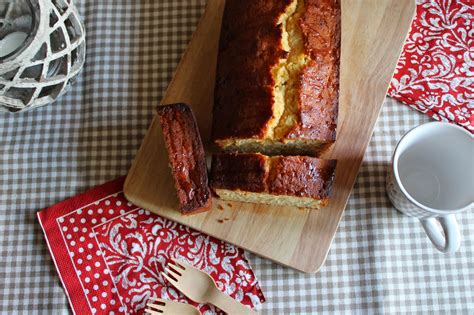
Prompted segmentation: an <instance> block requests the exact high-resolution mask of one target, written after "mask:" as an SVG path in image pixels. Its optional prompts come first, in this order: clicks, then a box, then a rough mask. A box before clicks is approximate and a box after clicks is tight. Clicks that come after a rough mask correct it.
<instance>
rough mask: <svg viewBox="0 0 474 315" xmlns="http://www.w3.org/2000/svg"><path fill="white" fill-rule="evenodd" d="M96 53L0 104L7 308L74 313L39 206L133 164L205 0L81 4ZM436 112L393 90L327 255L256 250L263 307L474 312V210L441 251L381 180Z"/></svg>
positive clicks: (1, 238) (1, 293)
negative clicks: (304, 258)
mask: <svg viewBox="0 0 474 315" xmlns="http://www.w3.org/2000/svg"><path fill="white" fill-rule="evenodd" d="M76 5H77V6H78V9H79V11H80V13H81V14H82V16H83V19H84V21H85V25H86V29H87V49H88V51H87V60H86V65H85V68H84V71H83V72H82V74H81V75H80V77H79V79H78V81H77V82H76V84H75V85H74V86H73V89H72V90H71V91H69V92H68V93H67V94H66V95H65V96H63V97H62V98H61V99H60V100H59V101H58V102H57V103H55V104H53V105H49V106H46V107H43V108H40V109H37V110H34V111H31V112H27V113H24V114H17V115H14V114H0V135H1V138H0V159H1V160H0V161H1V162H0V163H1V164H0V312H1V313H2V314H17V313H24V314H64V313H68V312H70V311H69V308H68V305H67V300H66V296H65V295H64V293H63V290H62V288H61V284H60V282H59V279H58V277H57V275H56V272H55V270H54V266H53V263H52V261H51V258H50V256H49V254H48V251H47V248H46V243H45V242H44V238H43V236H42V233H41V230H40V227H39V224H38V223H37V221H36V218H35V212H36V211H37V210H38V209H41V208H44V207H46V206H49V205H52V204H54V203H56V202H58V201H60V200H63V199H65V198H67V197H70V196H73V195H75V194H77V193H79V192H81V191H84V190H86V189H87V188H90V187H92V186H94V185H97V184H100V183H103V182H105V181H107V180H111V179H113V178H115V177H118V176H120V175H123V174H125V173H126V172H127V170H128V168H129V166H130V163H131V161H132V159H133V157H134V155H135V153H136V150H137V149H138V147H139V145H140V143H141V140H142V138H143V136H144V134H145V132H146V130H147V127H148V125H149V123H150V121H151V118H152V116H153V111H154V108H155V106H156V105H157V104H158V102H159V100H160V99H161V97H162V95H163V92H164V90H165V88H166V86H167V84H168V82H169V80H170V78H171V76H172V73H173V70H174V69H175V66H176V64H177V62H178V61H179V59H180V56H181V53H182V52H183V50H184V49H185V47H186V43H187V42H188V40H189V38H190V35H191V34H192V31H193V29H194V27H195V25H196V23H197V21H198V19H199V17H200V14H201V13H202V11H203V8H204V1H203V0H200V1H188V0H179V1H176V0H167V1H145V0H142V1H124V0H114V1H112V0H104V1H86V0H81V1H79V0H76ZM426 121H428V118H426V117H425V116H423V115H421V114H419V113H417V112H415V111H413V110H411V109H409V108H407V107H405V106H403V105H400V104H398V103H396V102H394V101H391V100H389V99H387V101H386V104H385V106H384V109H383V111H382V114H381V117H380V119H379V122H378V124H377V128H376V130H375V133H374V136H373V139H372V142H371V144H370V146H369V148H368V150H367V153H366V157H365V161H364V164H363V166H362V169H361V171H360V174H359V177H358V180H357V183H356V185H355V189H354V191H353V193H352V196H351V199H350V201H349V204H348V206H347V210H346V212H345V214H344V216H343V218H342V221H341V224H340V227H339V231H338V233H337V235H336V238H335V240H334V243H333V246H332V248H331V251H330V252H329V256H328V259H327V261H326V264H325V265H324V267H323V268H322V269H321V271H320V272H319V273H318V274H315V275H306V274H302V273H299V272H297V271H294V270H291V269H288V268H285V267H282V266H279V265H276V264H274V263H271V262H269V261H267V260H264V259H261V258H258V257H256V256H254V255H249V256H250V260H251V262H252V265H253V267H254V268H255V271H256V274H257V275H258V277H259V278H260V281H261V283H262V286H263V290H264V292H265V294H266V297H267V303H266V304H264V306H263V308H262V311H263V312H264V313H272V314H274V313H281V314H295V313H316V312H317V313H347V314H366V313H376V314H380V313H387V314H395V313H399V314H406V313H426V314H434V313H438V314H443V313H451V314H453V313H456V314H468V313H471V314H473V313H474V255H473V254H474V212H473V211H469V212H467V213H464V214H462V215H459V216H458V220H459V223H460V225H461V229H462V235H463V241H462V245H461V249H460V251H459V252H457V253H456V254H454V255H443V254H440V253H438V252H437V251H436V250H435V249H434V247H433V246H432V245H431V243H430V242H429V240H428V238H427V237H426V236H425V234H424V232H423V230H422V227H421V225H420V224H419V223H418V222H417V220H416V219H413V218H409V217H405V216H402V215H401V214H399V213H398V212H396V211H395V210H394V209H393V208H392V207H391V206H390V204H389V201H388V199H387V197H386V195H385V190H384V189H385V188H384V178H385V174H386V171H387V165H388V163H389V157H390V154H391V151H392V149H393V147H394V145H395V143H396V141H397V139H399V138H400V137H401V136H402V134H403V133H404V132H406V131H407V130H409V129H410V128H412V127H413V126H416V125H418V124H421V123H423V122H426Z"/></svg>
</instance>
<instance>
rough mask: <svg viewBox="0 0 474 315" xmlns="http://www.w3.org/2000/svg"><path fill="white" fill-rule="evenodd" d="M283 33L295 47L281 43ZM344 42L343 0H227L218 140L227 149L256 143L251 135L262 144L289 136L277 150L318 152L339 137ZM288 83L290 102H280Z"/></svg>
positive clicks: (215, 117)
mask: <svg viewBox="0 0 474 315" xmlns="http://www.w3.org/2000/svg"><path fill="white" fill-rule="evenodd" d="M293 4H296V5H297V7H296V9H295V8H294V7H292V5H293ZM285 15H287V19H286V20H285V19H283V18H282V16H285ZM292 19H293V20H292ZM284 35H285V36H287V37H288V36H289V40H286V41H287V42H288V44H287V45H286V46H289V47H284V46H285V45H283V42H284V41H285V40H283V39H282V38H283V37H285V36H284ZM296 37H301V40H300V41H298V40H297V38H296ZM292 38H293V39H292ZM295 38H296V39H295ZM298 45H300V46H298ZM339 50H340V3H339V0H304V1H303V0H293V1H290V0H284V1H281V0H272V1H242V0H228V1H227V2H226V8H225V11H224V19H223V25H222V30H221V39H220V44H219V58H218V65H217V78H216V87H215V103H214V110H213V129H212V138H213V140H214V141H215V142H216V143H217V144H218V145H220V146H221V147H223V148H224V149H228V148H231V149H232V150H237V151H251V152H254V151H258V149H255V147H253V148H251V145H249V144H248V143H249V141H250V142H252V141H253V140H257V141H260V143H263V145H264V146H265V145H267V144H269V145H274V144H275V142H278V143H283V145H279V146H278V148H277V149H276V150H274V151H276V152H277V153H278V151H280V152H282V153H285V154H301V153H307V154H312V153H314V152H311V151H312V149H314V150H316V151H318V150H320V149H322V148H325V147H327V145H328V144H331V143H332V142H334V141H335V139H336V123H337V114H338V98H339ZM285 58H286V59H285ZM281 69H283V70H282V71H280V70H281ZM282 76H283V77H284V78H283V79H281V77H282ZM285 89H286V90H285ZM282 90H283V92H281V93H283V94H284V93H286V94H284V96H282V98H284V97H286V99H285V105H284V106H285V109H284V110H283V109H281V108H280V109H279V108H278V104H277V103H278V93H279V91H282ZM291 93H292V94H291ZM290 94H291V95H290ZM293 94H294V95H293ZM290 103H291V104H292V105H288V104H290ZM239 140H244V142H245V141H246V142H245V143H244V144H242V142H240V143H239V142H238V141H239ZM236 141H237V142H236ZM292 141H293V142H292ZM294 141H299V142H294ZM305 142H308V143H305ZM288 144H290V145H288ZM306 145H309V148H310V149H308V147H305V146H306ZM315 145H319V147H315ZM298 146H300V149H298ZM301 146H303V147H302V148H301ZM243 147H247V148H250V149H247V150H245V149H244V150H241V149H242V148H243ZM263 151H265V150H263ZM269 151H272V150H269ZM270 153H271V154H275V152H270Z"/></svg>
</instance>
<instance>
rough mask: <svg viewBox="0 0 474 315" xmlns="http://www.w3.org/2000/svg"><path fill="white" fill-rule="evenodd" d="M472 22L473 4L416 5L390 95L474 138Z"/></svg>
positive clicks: (436, 0)
mask: <svg viewBox="0 0 474 315" xmlns="http://www.w3.org/2000/svg"><path fill="white" fill-rule="evenodd" d="M473 21H474V1H473V0H417V10H416V17H415V19H414V20H413V23H412V25H411V30H410V33H409V35H408V37H407V39H406V41H405V46H404V48H403V52H402V54H401V56H400V59H399V61H398V65H397V68H396V71H395V74H394V76H393V79H392V82H391V84H390V87H389V90H388V94H389V95H390V96H391V97H393V98H395V99H397V100H399V101H401V102H403V103H405V104H407V105H409V106H411V107H413V108H415V109H417V110H419V111H421V112H423V113H426V114H428V115H429V116H431V117H433V118H434V119H437V120H444V121H450V122H454V123H456V124H458V125H460V126H462V127H464V128H466V129H467V130H469V131H470V132H472V133H474V115H473V113H474V25H473Z"/></svg>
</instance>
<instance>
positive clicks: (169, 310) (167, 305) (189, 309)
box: [145, 298, 201, 315]
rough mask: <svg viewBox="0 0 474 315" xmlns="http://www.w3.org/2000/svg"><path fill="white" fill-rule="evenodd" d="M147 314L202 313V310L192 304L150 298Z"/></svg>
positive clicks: (199, 314) (188, 314) (179, 314)
mask: <svg viewBox="0 0 474 315" xmlns="http://www.w3.org/2000/svg"><path fill="white" fill-rule="evenodd" d="M150 301H152V302H153V303H152V302H148V303H147V305H146V306H147V308H146V310H145V314H151V315H201V312H199V310H198V309H197V308H195V307H194V306H192V305H189V304H185V303H179V302H175V301H169V300H163V299H158V298H150Z"/></svg>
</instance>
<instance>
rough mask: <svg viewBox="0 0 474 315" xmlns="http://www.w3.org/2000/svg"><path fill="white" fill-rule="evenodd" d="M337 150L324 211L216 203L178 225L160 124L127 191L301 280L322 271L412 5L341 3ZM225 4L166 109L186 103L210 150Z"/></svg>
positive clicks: (204, 30) (216, 1)
mask: <svg viewBox="0 0 474 315" xmlns="http://www.w3.org/2000/svg"><path fill="white" fill-rule="evenodd" d="M341 6H342V48H341V74H340V76H341V77H340V105H339V118H338V130H337V132H338V133H337V141H336V143H335V145H334V146H333V148H332V150H331V151H330V152H328V153H327V154H326V155H325V157H327V158H333V159H337V160H338V165H337V169H336V178H335V182H334V188H333V196H332V200H331V202H330V205H329V206H328V207H326V208H324V209H322V210H306V209H297V208H291V207H277V206H270V205H257V204H249V203H238V202H227V201H220V200H218V199H214V201H213V202H214V203H213V207H212V210H211V211H209V212H205V213H201V214H197V215H193V216H187V217H185V216H182V215H181V214H180V213H179V212H178V211H177V210H176V209H177V207H178V206H177V200H176V197H175V192H174V185H173V180H172V178H171V175H170V171H169V169H168V166H167V164H168V162H167V157H166V149H165V147H164V142H163V139H162V135H161V127H160V124H159V120H158V119H157V117H156V116H155V118H154V119H153V122H152V123H151V126H150V129H149V130H148V133H147V134H146V136H145V139H144V141H143V143H142V145H141V147H140V149H139V151H138V154H137V156H136V158H135V161H134V162H133V164H132V167H131V169H130V172H129V174H128V177H127V180H126V182H125V188H124V191H125V195H126V196H127V198H128V199H129V200H130V201H132V202H133V203H134V204H136V205H138V206H141V207H143V208H146V209H149V210H151V211H152V212H155V213H157V214H160V215H162V216H164V217H167V218H170V219H172V220H174V221H177V222H180V223H183V224H185V225H188V226H190V227H193V228H195V229H197V230H199V231H202V232H204V233H207V234H209V235H212V236H214V237H216V238H219V239H222V240H225V241H227V242H230V243H233V244H236V245H238V246H240V247H242V248H245V249H247V250H249V251H251V252H254V253H256V254H258V255H260V256H263V257H266V258H268V259H271V260H273V261H275V262H278V263H281V264H284V265H287V266H289V267H293V268H295V269H298V270H301V271H305V272H311V273H314V272H317V271H318V270H319V268H320V267H321V266H322V265H323V263H324V261H325V259H326V256H327V253H328V251H329V248H330V246H331V243H332V240H333V238H334V235H335V233H336V230H337V227H338V225H339V221H340V219H341V216H342V213H343V212H344V208H345V206H346V203H347V200H348V198H349V195H350V193H351V190H352V186H353V185H354V182H355V179H356V176H357V173H358V170H359V167H360V164H361V162H362V159H363V156H364V152H365V149H366V147H367V145H368V143H369V140H370V138H371V136H372V132H373V128H374V125H375V122H376V120H377V117H378V115H379V112H380V109H381V107H382V104H383V101H384V97H385V94H386V91H387V86H388V84H389V81H390V79H391V77H392V74H393V71H394V69H395V65H396V63H397V59H398V56H399V54H400V51H401V48H402V45H403V42H404V40H405V37H406V34H407V32H408V29H409V27H410V23H411V20H412V17H413V14H414V9H415V4H414V0H342V4H341ZM223 9H224V1H223V0H209V1H208V4H207V7H206V10H205V13H204V15H203V17H202V19H201V21H200V23H199V25H198V27H197V29H196V31H195V33H194V35H193V37H192V39H191V42H190V43H189V46H188V48H187V50H186V52H185V53H184V55H183V57H182V60H181V62H180V64H179V66H178V68H177V70H176V73H175V75H174V78H173V80H172V81H171V83H170V85H169V87H168V90H167V92H166V95H165V97H164V98H163V100H162V102H161V103H162V104H171V103H178V102H185V103H187V104H189V105H190V106H191V107H192V109H193V110H194V112H195V114H196V118H197V121H198V125H199V128H200V131H201V134H202V137H203V139H204V142H205V143H207V144H208V143H209V135H210V128H211V120H212V116H211V115H212V99H213V90H214V77H215V67H216V58H217V47H218V41H219V32H220V24H221V20H222V13H223Z"/></svg>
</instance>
